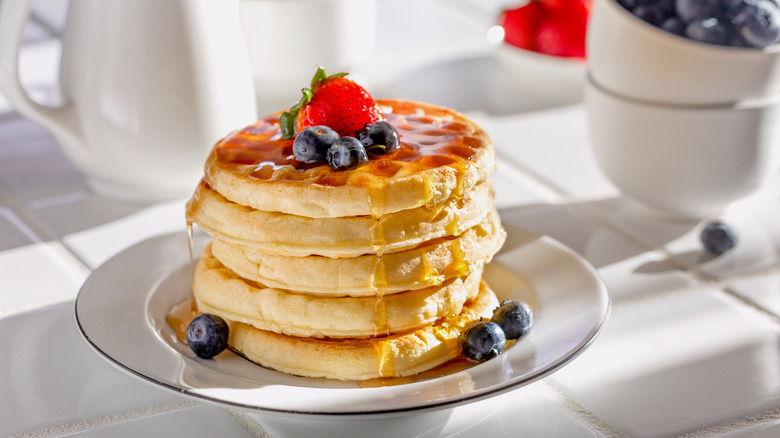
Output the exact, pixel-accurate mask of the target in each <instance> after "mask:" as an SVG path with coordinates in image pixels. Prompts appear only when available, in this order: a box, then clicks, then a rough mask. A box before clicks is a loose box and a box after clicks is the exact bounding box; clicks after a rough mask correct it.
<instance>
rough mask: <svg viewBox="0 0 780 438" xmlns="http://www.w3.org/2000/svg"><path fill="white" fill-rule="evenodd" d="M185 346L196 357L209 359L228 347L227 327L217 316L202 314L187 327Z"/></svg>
mask: <svg viewBox="0 0 780 438" xmlns="http://www.w3.org/2000/svg"><path fill="white" fill-rule="evenodd" d="M187 344H188V345H189V346H190V349H191V350H192V352H193V353H195V354H196V355H197V356H198V357H202V358H203V359H211V358H212V357H214V356H216V355H218V354H219V353H221V352H222V350H224V349H225V348H227V346H228V325H227V323H226V322H225V320H224V319H222V318H220V317H219V316H217V315H211V314H209V313H203V314H200V315H198V316H196V317H195V319H193V320H192V322H191V323H190V325H188V326H187Z"/></svg>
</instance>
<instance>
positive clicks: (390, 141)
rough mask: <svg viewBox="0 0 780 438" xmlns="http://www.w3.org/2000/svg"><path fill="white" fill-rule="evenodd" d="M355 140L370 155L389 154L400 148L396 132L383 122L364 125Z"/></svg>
mask: <svg viewBox="0 0 780 438" xmlns="http://www.w3.org/2000/svg"><path fill="white" fill-rule="evenodd" d="M357 139H358V140H360V142H361V143H363V146H365V148H366V151H367V152H368V153H369V154H370V155H385V154H389V153H391V152H393V151H395V150H397V149H398V148H399V147H401V142H400V140H399V139H398V131H397V130H396V129H395V127H394V126H393V125H391V124H390V123H388V122H385V121H379V122H374V123H371V124H369V125H366V127H365V128H363V129H362V130H361V131H360V132H358V133H357Z"/></svg>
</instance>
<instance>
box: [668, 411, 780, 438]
mask: <svg viewBox="0 0 780 438" xmlns="http://www.w3.org/2000/svg"><path fill="white" fill-rule="evenodd" d="M778 419H780V409H772V410H768V411H764V412H761V413H758V414H755V415H749V416H747V417H743V418H738V419H736V420H731V421H727V422H725V423H721V424H717V425H715V426H711V427H707V428H704V429H699V430H696V431H693V432H688V433H685V434H682V435H678V436H677V438H710V437H716V436H719V435H721V434H724V433H728V432H734V431H738V430H741V429H744V428H747V427H749V426H755V425H758V424H763V423H768V422H770V421H772V420H778Z"/></svg>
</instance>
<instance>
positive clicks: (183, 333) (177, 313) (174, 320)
mask: <svg viewBox="0 0 780 438" xmlns="http://www.w3.org/2000/svg"><path fill="white" fill-rule="evenodd" d="M196 316H198V308H197V306H196V305H195V299H194V298H193V297H192V296H190V297H187V298H186V299H184V300H183V301H181V302H179V303H178V304H176V305H175V306H173V308H171V310H170V311H169V312H168V314H167V315H166V316H165V322H166V323H168V326H170V327H171V329H173V332H174V333H176V337H177V338H178V339H179V340H180V341H182V342H184V343H185V344H186V343H187V326H189V325H190V323H191V322H192V320H193V319H195V317H196Z"/></svg>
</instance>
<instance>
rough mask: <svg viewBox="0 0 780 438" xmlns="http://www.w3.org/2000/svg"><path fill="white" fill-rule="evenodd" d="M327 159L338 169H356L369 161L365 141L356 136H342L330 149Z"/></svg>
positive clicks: (331, 165)
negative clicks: (364, 145) (362, 141)
mask: <svg viewBox="0 0 780 438" xmlns="http://www.w3.org/2000/svg"><path fill="white" fill-rule="evenodd" d="M325 158H326V160H327V161H328V164H330V167H332V168H334V169H337V170H346V169H354V168H356V167H359V166H362V165H364V164H366V163H367V162H368V155H367V154H366V148H365V147H363V143H361V142H360V140H358V139H357V138H355V137H341V138H339V139H338V140H336V141H335V142H334V143H333V144H332V145H331V146H330V149H328V153H327V155H326V157H325Z"/></svg>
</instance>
